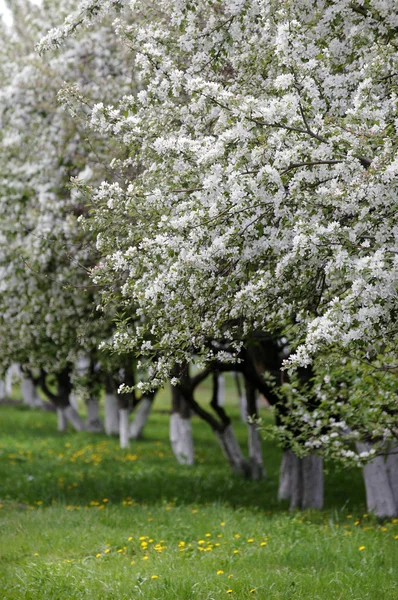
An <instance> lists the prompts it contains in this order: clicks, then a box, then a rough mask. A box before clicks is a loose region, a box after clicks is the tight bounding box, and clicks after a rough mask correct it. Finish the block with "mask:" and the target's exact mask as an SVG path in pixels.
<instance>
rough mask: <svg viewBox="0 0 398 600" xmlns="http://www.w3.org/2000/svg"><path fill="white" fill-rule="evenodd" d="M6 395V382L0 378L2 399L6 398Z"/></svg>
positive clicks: (0, 395) (0, 397) (0, 396)
mask: <svg viewBox="0 0 398 600" xmlns="http://www.w3.org/2000/svg"><path fill="white" fill-rule="evenodd" d="M5 397H6V384H5V381H4V380H3V379H0V400H4V398H5Z"/></svg>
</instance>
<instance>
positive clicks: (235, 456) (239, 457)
mask: <svg viewBox="0 0 398 600" xmlns="http://www.w3.org/2000/svg"><path fill="white" fill-rule="evenodd" d="M215 434H216V437H217V439H218V441H219V443H220V446H221V450H222V451H223V454H224V456H225V458H226V459H227V460H228V462H229V464H230V466H231V468H232V471H233V472H234V473H235V474H236V475H239V476H244V477H246V476H248V475H249V473H250V467H249V465H248V463H247V461H246V460H245V457H244V456H243V454H242V450H241V448H240V446H239V443H238V440H237V439H236V437H235V433H234V430H233V429H232V425H228V426H227V427H226V428H225V430H224V431H223V432H222V433H220V432H219V431H216V432H215Z"/></svg>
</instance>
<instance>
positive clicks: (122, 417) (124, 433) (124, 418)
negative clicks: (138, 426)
mask: <svg viewBox="0 0 398 600" xmlns="http://www.w3.org/2000/svg"><path fill="white" fill-rule="evenodd" d="M119 439H120V447H121V448H128V447H129V410H128V408H120V409H119Z"/></svg>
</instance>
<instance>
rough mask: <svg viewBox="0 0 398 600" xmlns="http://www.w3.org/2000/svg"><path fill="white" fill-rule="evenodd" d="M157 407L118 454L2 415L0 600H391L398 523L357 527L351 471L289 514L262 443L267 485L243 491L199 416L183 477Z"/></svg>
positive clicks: (272, 453)
mask: <svg viewBox="0 0 398 600" xmlns="http://www.w3.org/2000/svg"><path fill="white" fill-rule="evenodd" d="M203 389H204V391H205V388H203ZM166 408H167V404H166V403H165V400H164V398H163V399H162V398H161V399H160V402H158V403H157V405H155V409H154V413H153V414H152V417H151V420H150V422H149V424H148V427H147V430H146V437H145V439H144V440H143V441H141V442H136V443H132V444H131V448H130V449H129V450H128V451H127V450H120V449H119V448H118V444H117V440H116V439H110V438H107V437H106V436H104V435H98V434H97V435H94V434H88V433H80V434H77V433H74V432H70V433H67V434H59V433H57V432H56V417H55V415H54V414H49V413H43V412H40V411H29V410H27V409H24V408H23V407H20V408H14V407H0V503H1V505H2V508H1V510H0V598H4V599H18V600H19V599H26V600H27V599H29V600H37V599H41V598H44V599H49V600H78V599H79V600H80V599H87V600H88V599H90V600H96V599H115V600H127V599H128V600H130V599H136V598H143V599H145V600H155V599H156V600H171V599H173V600H174V599H179V600H180V599H181V600H185V599H186V600H188V599H189V600H190V599H197V600H211V599H214V600H218V599H221V598H227V597H231V598H239V599H244V598H257V599H259V598H261V599H279V598H281V599H282V598H283V599H294V600H295V599H300V600H312V599H322V600H325V599H329V598H330V599H333V600H339V599H340V600H351V599H352V600H365V599H375V600H376V599H377V600H384V599H385V600H389V599H391V600H393V599H394V600H396V599H397V598H398V539H397V538H398V522H397V523H394V522H391V521H390V522H385V523H379V522H377V520H375V519H374V518H373V517H372V516H371V515H368V516H365V515H366V511H365V507H364V489H363V483H362V479H361V475H360V472H359V471H357V470H351V471H343V472H336V471H334V470H333V469H332V468H330V469H329V470H328V473H327V475H326V500H325V506H326V508H325V510H324V511H323V512H321V513H311V512H305V513H295V514H293V515H291V514H289V513H288V512H287V510H286V505H283V506H279V505H278V503H277V501H276V492H277V483H278V481H277V480H278V468H279V463H280V451H279V450H278V449H277V448H275V447H274V446H273V444H272V443H271V442H266V443H264V457H265V462H266V467H267V479H266V480H265V481H262V482H250V481H242V480H240V479H237V478H235V477H233V476H232V475H231V474H230V472H229V470H228V467H227V466H226V464H225V459H224V458H223V456H222V454H221V451H220V450H219V448H218V446H217V442H216V440H215V438H214V437H213V435H212V433H211V431H210V430H209V428H208V427H207V425H206V424H204V423H202V422H200V421H199V420H198V419H196V418H195V419H193V427H194V437H195V447H196V453H197V464H196V465H195V466H194V467H182V466H179V465H177V464H176V463H175V460H174V458H173V456H172V454H171V451H170V448H169V443H168V416H167V413H166V410H165V409H166ZM231 411H232V413H233V416H234V424H235V425H236V430H237V433H238V435H239V437H240V439H241V441H242V443H244V442H245V426H244V425H242V424H240V423H239V419H238V415H237V410H236V409H234V408H232V409H231ZM140 538H141V539H140ZM363 546H364V548H363V549H362V550H360V548H362V547H363ZM155 576H156V577H155Z"/></svg>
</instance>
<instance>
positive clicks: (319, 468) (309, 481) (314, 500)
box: [278, 450, 324, 510]
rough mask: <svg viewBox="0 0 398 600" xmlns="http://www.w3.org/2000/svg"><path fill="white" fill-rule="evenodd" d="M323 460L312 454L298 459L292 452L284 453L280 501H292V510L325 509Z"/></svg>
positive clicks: (286, 451) (279, 492)
mask: <svg viewBox="0 0 398 600" xmlns="http://www.w3.org/2000/svg"><path fill="white" fill-rule="evenodd" d="M323 494H324V484H323V460H322V458H321V457H320V456H317V455H315V454H312V455H310V456H305V457H304V458H298V456H296V455H295V454H294V452H293V451H292V450H285V451H284V453H283V458H282V463H281V468H280V475H279V490H278V500H290V510H294V509H295V508H299V509H302V510H306V509H317V510H320V509H321V508H322V507H323Z"/></svg>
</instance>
